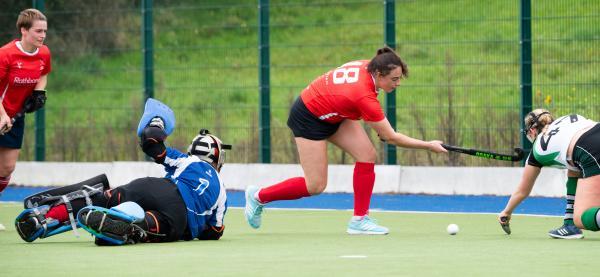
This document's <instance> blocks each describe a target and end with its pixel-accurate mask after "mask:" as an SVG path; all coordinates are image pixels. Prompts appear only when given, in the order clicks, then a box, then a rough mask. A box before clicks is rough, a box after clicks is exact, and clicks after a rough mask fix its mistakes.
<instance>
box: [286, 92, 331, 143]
mask: <svg viewBox="0 0 600 277" xmlns="http://www.w3.org/2000/svg"><path fill="white" fill-rule="evenodd" d="M340 124H341V123H336V124H331V123H327V122H325V121H322V120H320V119H318V118H317V117H315V116H314V115H313V114H312V113H311V112H310V111H309V110H308V108H306V106H305V105H304V102H302V98H301V97H298V99H296V102H294V105H292V109H291V111H290V116H289V117H288V121H287V125H288V127H290V129H292V132H293V133H294V137H300V138H305V139H310V140H324V139H327V138H328V137H330V136H332V135H333V134H335V132H337V130H338V128H340Z"/></svg>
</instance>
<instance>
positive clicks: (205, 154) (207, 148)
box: [188, 129, 231, 171]
mask: <svg viewBox="0 0 600 277" xmlns="http://www.w3.org/2000/svg"><path fill="white" fill-rule="evenodd" d="M225 149H228V150H229V149H231V145H229V144H223V142H221V140H220V139H219V138H218V137H216V136H213V135H211V134H210V132H209V131H208V130H206V129H201V130H200V132H199V134H198V135H197V136H196V137H195V138H194V139H193V140H192V143H191V144H190V146H189V147H188V155H194V156H197V157H198V158H200V160H203V161H205V162H208V163H210V164H213V165H216V166H217V168H216V169H217V171H220V170H221V167H222V166H223V164H224V163H225Z"/></svg>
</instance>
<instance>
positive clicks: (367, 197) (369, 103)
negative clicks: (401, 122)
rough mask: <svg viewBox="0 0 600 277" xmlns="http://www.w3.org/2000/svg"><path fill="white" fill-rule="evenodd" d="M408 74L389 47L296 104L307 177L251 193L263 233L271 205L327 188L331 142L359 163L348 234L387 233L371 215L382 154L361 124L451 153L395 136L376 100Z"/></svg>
mask: <svg viewBox="0 0 600 277" xmlns="http://www.w3.org/2000/svg"><path fill="white" fill-rule="evenodd" d="M407 74H408V69H407V66H406V64H405V63H404V62H403V61H402V60H401V59H400V57H399V56H398V55H397V54H396V53H395V52H394V50H392V49H391V48H389V47H384V48H381V49H379V50H377V55H376V56H375V57H374V58H373V59H371V60H370V61H369V60H359V61H352V62H349V63H346V64H344V65H342V66H340V67H338V68H336V69H334V70H331V71H329V72H327V73H325V74H324V75H322V76H320V77H319V78H317V79H316V80H314V81H313V82H312V83H311V84H310V85H309V86H308V87H307V88H306V89H304V91H302V94H301V95H300V97H299V98H298V100H296V102H295V103H294V105H293V106H292V109H291V112H290V116H289V118H288V126H289V127H290V129H292V132H293V133H294V137H295V140H296V146H297V148H298V153H299V157H300V164H301V165H302V169H303V171H304V177H295V178H291V179H287V180H285V181H283V182H281V183H278V184H275V185H272V186H269V187H264V188H261V189H259V188H258V187H254V186H250V187H248V188H247V189H246V209H245V216H246V220H247V221H248V223H249V224H250V226H251V227H253V228H259V227H260V224H261V214H262V209H263V206H264V205H265V204H266V203H269V202H272V201H276V200H293V199H299V198H302V197H306V196H311V195H317V194H320V193H321V192H323V191H324V190H325V188H326V186H327V142H328V141H329V142H332V143H333V144H335V145H337V146H338V147H340V148H341V149H342V150H344V151H345V152H347V153H349V154H350V155H352V157H354V159H355V160H356V164H355V166H354V176H353V188H354V216H353V218H352V220H350V222H349V223H348V228H347V232H348V233H349V234H377V235H383V234H387V233H388V229H387V228H386V227H383V226H380V225H378V224H377V223H375V221H374V220H373V219H371V218H370V217H369V216H368V214H369V205H370V201H371V194H372V192H373V185H374V184H375V170H374V167H375V160H376V156H377V153H376V151H375V147H374V146H373V143H372V142H371V140H370V139H369V137H368V136H367V133H366V132H365V130H364V128H363V127H362V125H361V124H360V121H359V120H360V119H363V120H364V121H365V122H366V123H367V124H368V125H369V126H371V128H373V129H374V130H375V131H376V132H377V134H378V135H379V137H380V138H381V139H383V140H385V141H387V142H388V143H390V144H394V145H397V146H401V147H406V148H416V149H428V150H430V151H433V152H435V153H445V152H447V151H446V150H445V149H444V148H443V147H442V145H441V143H442V142H441V141H438V140H433V141H422V140H419V139H415V138H411V137H408V136H406V135H403V134H401V133H397V132H396V131H394V129H393V128H392V126H391V125H390V123H389V121H388V120H387V119H386V117H385V115H384V113H383V110H382V108H381V105H380V104H379V101H378V100H377V91H378V90H379V89H382V90H384V91H385V92H391V91H393V90H394V89H395V88H396V87H397V86H398V85H399V84H400V80H401V79H402V78H403V77H406V76H407Z"/></svg>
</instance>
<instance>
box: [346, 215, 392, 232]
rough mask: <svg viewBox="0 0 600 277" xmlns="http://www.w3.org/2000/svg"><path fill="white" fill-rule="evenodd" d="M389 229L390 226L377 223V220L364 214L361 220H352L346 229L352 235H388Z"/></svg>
mask: <svg viewBox="0 0 600 277" xmlns="http://www.w3.org/2000/svg"><path fill="white" fill-rule="evenodd" d="M389 231H390V230H388V228H386V227H383V226H379V225H377V221H375V220H374V219H372V218H370V217H369V216H364V217H363V218H362V219H360V220H355V219H352V220H350V222H348V229H346V232H347V233H348V234H350V235H387V234H388V233H389Z"/></svg>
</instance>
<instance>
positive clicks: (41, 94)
mask: <svg viewBox="0 0 600 277" xmlns="http://www.w3.org/2000/svg"><path fill="white" fill-rule="evenodd" d="M46 99H47V98H46V91H45V90H37V89H36V90H34V91H33V93H31V95H29V97H27V99H25V103H23V111H24V112H26V113H32V112H35V111H37V110H39V109H41V108H43V107H44V105H45V104H46Z"/></svg>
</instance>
